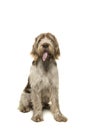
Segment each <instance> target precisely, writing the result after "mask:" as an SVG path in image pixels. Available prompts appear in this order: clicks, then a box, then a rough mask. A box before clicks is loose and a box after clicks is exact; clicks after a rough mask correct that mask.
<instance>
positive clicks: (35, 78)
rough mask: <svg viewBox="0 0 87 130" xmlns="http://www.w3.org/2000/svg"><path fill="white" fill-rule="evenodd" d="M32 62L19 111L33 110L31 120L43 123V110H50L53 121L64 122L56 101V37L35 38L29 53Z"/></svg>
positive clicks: (57, 52) (51, 35)
mask: <svg viewBox="0 0 87 130" xmlns="http://www.w3.org/2000/svg"><path fill="white" fill-rule="evenodd" d="M31 54H32V56H33V58H34V60H33V62H32V66H31V69H30V75H29V78H28V83H27V85H26V87H25V89H24V91H23V93H22V95H21V99H20V104H19V110H20V111H21V112H28V111H30V110H31V109H33V116H32V120H33V121H35V122H40V121H43V114H42V110H43V108H47V109H50V110H51V112H52V113H53V116H54V119H55V120H56V121H59V122H62V121H63V122H66V121H67V118H66V117H65V116H64V115H63V114H62V113H61V111H60V108H59V101H58V88H59V85H58V83H59V80H58V70H57V63H56V59H58V57H59V56H60V49H59V45H58V42H57V39H56V37H55V36H54V35H53V34H51V33H43V34H40V35H39V36H37V38H36V39H35V43H34V45H33V48H32V52H31Z"/></svg>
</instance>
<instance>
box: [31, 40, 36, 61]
mask: <svg viewBox="0 0 87 130" xmlns="http://www.w3.org/2000/svg"><path fill="white" fill-rule="evenodd" d="M36 40H37V38H36V39H35V43H34V44H33V46H32V51H31V55H32V56H33V58H34V61H37V60H38V54H37V45H36Z"/></svg>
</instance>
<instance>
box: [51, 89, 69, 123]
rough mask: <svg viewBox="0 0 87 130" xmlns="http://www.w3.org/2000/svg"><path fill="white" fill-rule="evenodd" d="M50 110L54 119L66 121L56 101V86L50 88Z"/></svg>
mask: <svg viewBox="0 0 87 130" xmlns="http://www.w3.org/2000/svg"><path fill="white" fill-rule="evenodd" d="M50 108H51V112H52V113H53V115H54V119H55V120H56V121H59V122H62V121H63V122H66V121H67V118H66V117H65V116H64V115H63V114H62V113H61V111H60V108H59V101H58V92H57V89H56V88H53V89H52V93H51V107H50Z"/></svg>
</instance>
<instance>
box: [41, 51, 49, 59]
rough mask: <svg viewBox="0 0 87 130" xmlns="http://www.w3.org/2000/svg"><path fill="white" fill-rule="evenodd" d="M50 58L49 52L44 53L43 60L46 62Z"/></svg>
mask: <svg viewBox="0 0 87 130" xmlns="http://www.w3.org/2000/svg"><path fill="white" fill-rule="evenodd" d="M47 57H48V53H47V52H44V53H43V56H42V60H43V61H45V60H46V59H47Z"/></svg>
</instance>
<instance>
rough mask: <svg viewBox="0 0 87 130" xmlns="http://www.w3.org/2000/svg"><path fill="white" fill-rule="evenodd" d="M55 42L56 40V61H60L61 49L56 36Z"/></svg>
mask: <svg viewBox="0 0 87 130" xmlns="http://www.w3.org/2000/svg"><path fill="white" fill-rule="evenodd" d="M54 40H55V53H54V55H55V59H58V58H59V56H60V49H59V44H58V41H57V39H56V38H55V36H54Z"/></svg>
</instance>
